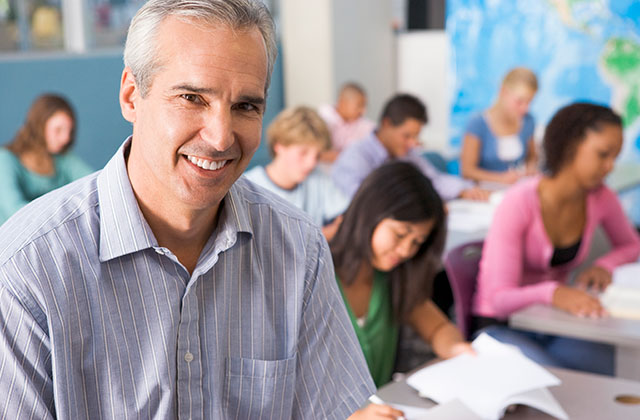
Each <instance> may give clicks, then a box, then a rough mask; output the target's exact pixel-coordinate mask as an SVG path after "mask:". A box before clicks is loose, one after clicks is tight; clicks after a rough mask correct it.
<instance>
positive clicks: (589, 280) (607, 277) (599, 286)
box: [576, 265, 611, 292]
mask: <svg viewBox="0 0 640 420" xmlns="http://www.w3.org/2000/svg"><path fill="white" fill-rule="evenodd" d="M610 283H611V273H610V272H608V271H607V270H606V269H604V268H602V267H598V266H595V265H593V266H591V267H589V268H587V269H586V270H584V271H583V272H582V273H580V274H579V275H578V277H576V286H577V287H578V288H579V289H581V290H587V289H593V290H595V291H597V292H602V291H604V289H606V288H607V286H609V284H610Z"/></svg>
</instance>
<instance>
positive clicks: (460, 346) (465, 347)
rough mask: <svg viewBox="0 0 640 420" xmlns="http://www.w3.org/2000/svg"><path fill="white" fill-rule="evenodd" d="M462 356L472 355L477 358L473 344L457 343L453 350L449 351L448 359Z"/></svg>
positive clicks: (452, 347)
mask: <svg viewBox="0 0 640 420" xmlns="http://www.w3.org/2000/svg"><path fill="white" fill-rule="evenodd" d="M461 354H470V355H472V356H475V354H476V351H475V350H474V349H473V347H471V343H469V342H467V341H464V342H462V343H456V344H454V345H452V346H451V349H450V350H449V354H448V357H456V356H460V355H461Z"/></svg>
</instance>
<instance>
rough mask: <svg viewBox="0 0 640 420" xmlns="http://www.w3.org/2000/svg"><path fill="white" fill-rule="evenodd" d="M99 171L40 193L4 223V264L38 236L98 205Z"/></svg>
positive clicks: (0, 242) (0, 257)
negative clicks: (40, 195)
mask: <svg viewBox="0 0 640 420" xmlns="http://www.w3.org/2000/svg"><path fill="white" fill-rule="evenodd" d="M97 174H98V172H96V173H94V174H92V175H89V176H86V177H84V178H82V179H80V180H78V181H75V182H72V183H70V184H67V185H65V186H63V187H61V188H58V189H56V190H53V191H51V192H50V193H47V194H45V195H43V196H42V197H39V198H37V199H35V200H33V201H32V202H30V203H29V204H27V205H26V206H24V207H23V208H21V209H20V210H18V211H17V212H16V213H15V214H14V215H13V216H11V217H10V218H9V220H7V221H6V222H5V223H4V224H3V225H2V226H1V227H0V265H2V264H4V263H5V262H6V261H7V260H8V259H10V258H11V257H12V256H13V255H15V253H16V252H18V251H20V250H21V249H23V248H24V247H25V246H27V245H28V244H30V243H32V242H34V241H36V240H37V239H38V238H41V237H43V236H46V235H48V234H50V233H52V232H54V231H56V230H58V229H63V228H65V226H66V225H67V224H68V223H73V221H74V220H76V219H77V218H78V217H81V216H83V215H84V214H86V213H87V212H88V211H93V210H94V209H95V208H96V207H97V205H98V192H97V185H96V177H97Z"/></svg>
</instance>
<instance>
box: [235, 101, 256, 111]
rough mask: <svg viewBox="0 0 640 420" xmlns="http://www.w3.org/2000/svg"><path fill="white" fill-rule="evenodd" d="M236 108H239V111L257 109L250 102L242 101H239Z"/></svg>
mask: <svg viewBox="0 0 640 420" xmlns="http://www.w3.org/2000/svg"><path fill="white" fill-rule="evenodd" d="M236 108H237V109H239V110H240V111H257V110H258V107H257V106H255V105H253V104H250V103H249V102H242V103H239V104H238V105H236Z"/></svg>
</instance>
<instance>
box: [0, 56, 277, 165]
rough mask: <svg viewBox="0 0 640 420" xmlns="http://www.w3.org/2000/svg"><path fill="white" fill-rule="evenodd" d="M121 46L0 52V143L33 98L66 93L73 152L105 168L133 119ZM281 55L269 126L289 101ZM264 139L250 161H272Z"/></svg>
mask: <svg viewBox="0 0 640 420" xmlns="http://www.w3.org/2000/svg"><path fill="white" fill-rule="evenodd" d="M122 69H123V62H122V51H121V50H114V51H109V52H101V53H90V54H82V55H80V54H65V53H60V54H55V55H54V54H50V55H49V54H47V55H33V56H31V55H27V54H25V55H24V56H22V55H18V54H16V55H11V56H4V57H3V56H2V55H0V93H1V94H0V144H6V143H8V142H9V141H11V139H12V138H13V136H14V135H15V133H16V131H17V130H18V128H19V127H20V126H21V125H22V123H23V122H24V119H25V116H26V113H27V110H28V109H29V107H30V106H31V103H32V102H33V100H34V99H35V98H36V97H37V96H39V95H41V94H42V93H45V92H53V93H57V94H61V95H64V96H65V97H67V98H68V99H69V100H70V102H71V104H72V105H73V107H74V109H75V111H76V119H77V122H78V126H77V131H76V144H75V146H74V151H75V153H76V154H77V155H79V156H80V157H81V158H83V159H84V160H85V161H86V162H87V163H88V164H89V165H90V166H91V167H93V168H94V169H100V168H102V167H103V166H104V165H105V164H106V163H107V161H108V160H109V159H110V158H111V156H112V155H113V154H114V152H115V151H116V150H117V148H118V147H119V146H120V144H121V143H122V141H123V140H124V139H125V138H126V137H127V136H129V135H130V134H131V124H130V123H128V122H127V121H125V119H124V118H123V117H122V114H121V113H120V105H119V103H118V90H119V86H120V77H121V75H122ZM283 98H284V95H283V81H282V66H281V63H280V58H278V60H277V62H276V63H275V66H274V72H273V76H272V80H271V86H270V88H269V95H268V98H267V108H266V113H265V116H264V124H263V130H262V132H263V137H264V132H265V131H266V127H267V125H268V124H269V122H270V121H271V120H272V119H273V117H274V116H275V115H276V114H277V113H278V112H280V111H281V110H282V108H283V106H284V99H283ZM269 159H270V158H269V153H268V151H267V148H266V145H265V142H264V141H262V142H261V144H260V148H259V149H258V151H257V152H256V154H255V155H254V158H253V159H252V161H251V163H250V166H253V165H264V164H266V163H267V162H268V161H269Z"/></svg>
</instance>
